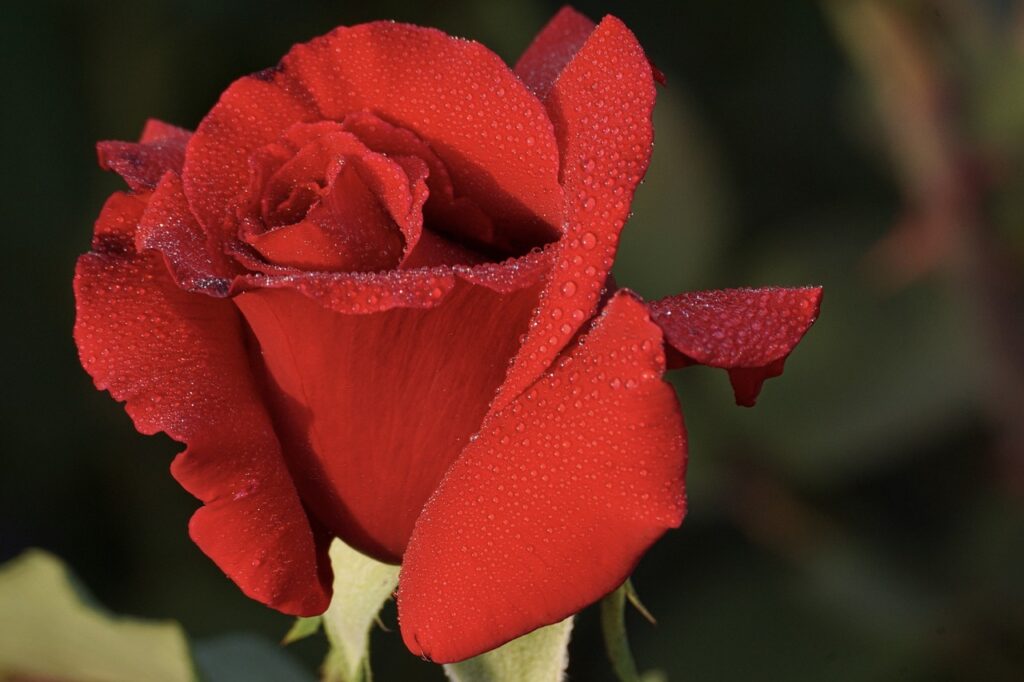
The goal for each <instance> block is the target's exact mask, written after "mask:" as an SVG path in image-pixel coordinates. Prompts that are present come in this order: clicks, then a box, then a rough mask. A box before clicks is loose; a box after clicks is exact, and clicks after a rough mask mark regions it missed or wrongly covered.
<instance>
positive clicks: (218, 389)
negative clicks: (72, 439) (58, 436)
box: [75, 194, 330, 616]
mask: <svg viewBox="0 0 1024 682" xmlns="http://www.w3.org/2000/svg"><path fill="white" fill-rule="evenodd" d="M144 209H145V201H144V200H143V199H141V198H138V197H133V196H126V195H122V194H115V195H114V196H113V197H111V199H110V200H109V201H108V202H107V205H106V206H105V207H104V209H103V212H102V213H101V215H100V218H99V222H98V229H97V236H96V239H95V242H94V247H93V248H94V250H93V252H92V253H89V254H87V255H85V256H82V257H81V258H80V259H79V261H78V267H77V270H76V274H75V298H76V301H77V311H78V314H77V319H76V321H75V340H76V342H77V344H78V348H79V353H80V355H81V360H82V365H83V366H84V367H85V369H86V370H87V371H88V372H89V373H90V374H91V375H92V377H93V378H94V379H95V381H96V386H97V387H98V388H100V389H108V390H109V391H110V393H111V395H112V396H113V397H114V398H115V399H117V400H123V401H126V403H127V404H126V410H127V411H128V413H129V415H131V417H132V419H133V420H134V422H135V425H136V428H138V429H139V431H141V432H143V433H147V434H152V433H156V432H158V431H164V432H166V433H167V434H168V435H170V436H171V437H172V438H174V439H175V440H177V441H180V442H182V443H185V444H187V445H188V448H187V450H185V451H184V452H183V453H182V454H180V455H178V457H177V458H176V459H175V460H174V464H173V465H172V473H173V474H174V476H175V477H176V478H177V479H178V481H179V482H180V483H181V484H182V486H184V487H185V488H186V489H187V490H188V491H189V492H191V493H192V494H193V495H195V496H196V497H198V498H199V499H200V500H202V501H203V502H204V503H205V506H204V507H202V508H201V509H199V510H198V511H197V512H196V514H195V515H194V516H193V517H192V522H191V524H190V530H191V534H192V538H193V540H195V542H196V544H198V545H199V547H200V548H201V549H202V550H203V551H204V552H205V553H206V554H207V555H208V556H209V557H210V558H211V559H213V560H214V561H215V562H216V563H217V565H218V566H220V568H221V569H222V570H223V571H224V572H225V573H227V575H228V577H230V578H231V579H232V580H234V581H235V582H236V583H237V584H238V585H239V587H241V588H242V590H243V591H244V592H245V593H246V594H247V595H249V596H250V597H252V598H253V599H256V600H258V601H261V602H263V603H265V604H268V605H270V606H272V607H274V608H276V609H278V610H281V611H284V612H286V613H290V614H295V615H306V616H308V615H314V614H317V613H320V612H322V611H323V610H324V609H325V608H326V607H327V604H328V601H329V590H330V587H329V586H330V566H329V563H328V562H327V557H326V545H325V543H323V542H318V540H320V538H316V537H314V533H313V530H312V529H311V527H310V523H309V520H308V518H307V516H306V514H305V512H304V510H303V508H302V504H301V503H300V502H299V498H298V494H297V493H296V490H295V486H294V484H293V483H292V480H291V478H290V476H289V475H288V472H287V470H286V468H285V465H284V461H283V460H282V458H281V452H280V446H279V443H278V440H277V436H276V434H275V433H274V429H273V427H272V426H271V423H270V419H269V417H268V415H267V413H266V410H265V408H264V406H263V404H262V402H261V401H260V399H259V397H258V396H259V389H258V388H257V386H256V385H255V383H254V380H253V377H252V376H251V374H250V371H249V365H248V354H247V352H246V348H245V341H244V339H243V337H242V325H241V321H240V318H239V315H238V312H237V310H236V309H235V307H234V305H233V304H232V303H231V302H230V301H226V300H223V299H216V298H211V297H209V296H204V295H201V294H190V293H187V292H184V291H182V290H181V289H179V288H178V287H177V286H176V285H175V284H174V282H172V281H171V278H170V276H169V275H168V274H167V270H166V268H165V266H164V263H163V261H162V260H161V258H160V256H159V255H158V254H157V253H155V252H150V253H145V254H136V253H135V249H134V244H133V235H132V234H131V229H132V228H133V227H134V224H135V223H136V222H137V221H138V220H139V219H140V218H141V216H142V213H143V210H144Z"/></svg>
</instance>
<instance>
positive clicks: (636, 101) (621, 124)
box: [495, 17, 654, 408]
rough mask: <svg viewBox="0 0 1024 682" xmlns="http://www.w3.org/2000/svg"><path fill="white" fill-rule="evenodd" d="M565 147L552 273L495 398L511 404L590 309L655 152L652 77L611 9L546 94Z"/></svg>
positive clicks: (636, 45) (639, 50) (641, 53)
mask: <svg viewBox="0 0 1024 682" xmlns="http://www.w3.org/2000/svg"><path fill="white" fill-rule="evenodd" d="M547 108H548V111H549V113H550V115H551V119H552V121H554V123H555V130H556V133H557V135H558V140H559V147H560V149H561V151H562V169H561V173H562V182H563V185H564V188H565V198H566V206H567V217H566V224H565V226H564V230H563V231H564V234H563V236H562V239H561V241H560V242H559V251H558V254H557V262H556V264H555V266H554V268H553V270H552V273H553V275H552V277H551V278H550V280H549V282H548V284H547V285H546V287H545V289H544V293H543V294H542V296H541V304H540V307H539V308H538V310H537V314H536V316H535V317H534V319H533V322H532V323H531V325H530V331H529V334H528V335H527V338H526V340H525V342H524V343H523V346H522V348H521V349H520V351H519V353H518V354H517V356H516V360H515V364H514V365H513V366H512V368H511V370H510V371H509V375H508V378H507V380H506V382H505V384H504V385H503V386H502V387H501V390H500V392H499V395H498V398H497V400H496V403H495V404H496V406H497V407H499V408H500V407H503V406H505V405H508V404H509V403H510V402H511V400H512V399H513V398H515V397H516V395H518V394H519V393H520V392H521V391H522V390H523V389H524V388H525V387H526V386H528V385H529V384H531V383H532V382H533V381H534V380H535V379H536V378H537V377H538V376H540V375H541V373H543V372H544V370H545V369H547V368H548V366H549V365H550V364H551V361H552V360H553V359H554V358H555V357H556V356H557V355H558V353H559V351H560V350H561V349H562V348H563V347H564V346H565V344H566V343H567V342H568V341H569V340H570V339H571V338H572V337H573V336H574V335H575V334H576V332H577V331H578V330H579V328H580V326H581V325H582V324H583V323H584V322H585V321H586V320H588V319H590V317H591V316H592V315H593V314H594V311H595V310H596V308H597V304H598V301H599V300H600V297H601V293H602V288H603V287H604V286H605V280H606V278H607V276H608V273H609V271H610V269H611V265H612V262H613V260H614V257H615V252H616V248H617V246H618V240H619V232H620V231H621V230H622V227H623V225H624V224H625V221H626V219H627V217H628V216H629V210H630V204H631V202H632V200H633V191H634V190H635V188H636V186H637V184H638V183H639V182H640V180H641V178H643V175H644V173H645V172H646V171H647V164H648V162H649V161H650V157H651V143H652V139H653V129H652V126H651V112H652V111H653V108H654V80H653V78H652V76H651V67H650V64H649V63H648V62H647V57H646V56H645V55H644V51H643V49H642V48H641V47H640V44H639V43H637V41H636V38H635V37H634V36H633V34H632V33H630V31H629V29H628V28H626V26H625V25H624V24H623V23H622V22H621V21H619V20H618V19H616V18H615V17H606V18H605V19H604V20H603V21H602V22H601V23H600V25H598V27H597V28H596V29H595V30H594V32H593V33H592V34H591V35H590V37H589V38H588V39H587V42H586V44H585V45H584V46H583V47H582V48H581V49H580V50H579V52H577V53H576V56H575V57H573V59H572V61H571V62H569V65H568V66H566V67H565V69H564V70H563V71H562V73H561V75H560V76H559V77H558V81H557V82H556V83H555V86H554V88H553V89H552V90H551V94H550V96H549V97H548V100H547Z"/></svg>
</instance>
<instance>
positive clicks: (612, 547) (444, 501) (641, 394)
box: [398, 292, 686, 662]
mask: <svg viewBox="0 0 1024 682" xmlns="http://www.w3.org/2000/svg"><path fill="white" fill-rule="evenodd" d="M664 369H665V358H664V354H663V350H662V339H661V332H660V330H659V329H658V327H657V326H656V325H654V324H653V323H651V321H650V319H649V318H648V316H647V311H646V310H645V309H644V307H643V304H641V303H640V302H639V301H637V300H636V299H634V298H633V297H632V296H631V295H630V294H628V293H624V292H620V293H619V294H616V295H615V296H614V297H613V298H612V300H611V301H610V302H609V304H608V305H607V307H606V308H605V311H604V313H603V314H602V315H601V316H600V317H599V318H598V320H597V322H596V323H595V325H594V327H593V329H591V331H590V332H589V333H588V334H587V335H586V336H585V337H584V339H583V341H582V342H581V343H580V344H579V345H578V346H575V347H573V348H572V349H571V350H570V351H569V353H568V354H567V355H565V356H563V358H562V359H561V360H560V361H559V362H558V363H556V366H555V369H553V370H552V371H551V372H550V373H549V374H547V375H546V376H544V377H543V378H542V379H541V380H540V381H538V382H537V383H536V384H535V385H534V386H533V387H531V388H530V389H528V390H527V391H526V393H524V394H523V395H521V396H519V397H518V398H516V399H515V400H514V401H513V402H512V403H511V404H509V405H508V406H507V407H506V408H505V409H503V410H501V411H499V412H497V413H492V414H491V415H490V416H489V417H488V419H487V420H486V421H485V422H484V424H483V426H482V428H481V430H480V432H479V435H478V436H477V437H476V438H475V439H474V440H472V441H471V442H470V444H469V445H468V446H467V448H466V450H465V451H464V452H463V453H462V455H461V456H460V457H459V459H458V460H457V461H456V462H455V464H454V465H453V466H452V468H451V469H450V470H449V471H448V473H447V474H445V478H444V481H443V482H442V483H441V485H440V487H439V488H438V490H437V492H436V493H435V494H434V496H433V497H432V498H431V499H430V501H429V502H428V503H427V505H426V507H425V508H424V510H423V513H422V514H421V516H420V518H419V520H418V521H417V522H416V528H415V530H414V531H413V536H412V539H411V541H410V543H409V548H408V549H407V550H406V553H405V557H404V559H403V562H402V573H401V576H400V578H399V588H398V609H399V618H400V622H401V626H402V637H403V639H404V640H405V643H406V646H408V647H409V649H410V650H411V651H412V652H413V653H415V654H419V655H422V656H426V657H428V658H430V659H432V660H434V661H437V662H452V661H458V660H462V659H465V658H469V657H470V656H475V655H477V654H480V653H482V652H484V651H488V650H490V649H493V648H494V647H496V646H499V645H501V644H503V643H505V642H507V641H509V640H512V639H514V638H516V637H519V636H520V635H523V634H526V633H527V632H530V631H531V630H534V629H536V628H539V627H541V626H544V625H548V624H550V623H555V622H558V621H560V620H562V619H563V618H565V617H567V616H569V615H570V614H573V613H576V612H577V611H579V610H580V609H582V608H583V607H585V606H587V605H588V604H590V603H592V602H594V601H596V600H598V599H600V598H601V597H602V596H604V595H605V594H607V593H609V592H611V591H612V590H614V589H615V588H616V587H617V586H618V585H620V584H621V583H622V582H623V581H624V580H625V579H626V578H627V577H628V576H629V574H630V573H631V572H632V570H633V568H634V567H635V566H636V564H637V562H638V561H639V559H640V556H641V555H642V554H643V553H644V551H645V550H646V549H647V548H648V547H649V546H650V545H651V544H652V543H653V542H654V541H655V540H656V539H657V538H658V537H659V536H661V534H662V533H664V531H665V530H666V529H667V528H673V527H675V526H678V525H679V523H680V522H681V521H682V517H683V513H684V507H685V505H684V497H683V473H684V468H685V453H686V438H685V433H684V431H683V421H682V415H681V414H680V412H679V405H678V402H677V401H676V396H675V392H674V391H673V390H672V388H671V387H670V386H669V385H668V384H666V383H665V382H664V381H662V379H661V375H662V372H663V371H664Z"/></svg>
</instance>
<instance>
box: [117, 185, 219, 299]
mask: <svg viewBox="0 0 1024 682" xmlns="http://www.w3.org/2000/svg"><path fill="white" fill-rule="evenodd" d="M218 241H219V240H211V239H210V237H209V235H207V234H206V233H205V232H204V231H203V228H202V227H201V226H200V225H199V223H197V222H196V219H195V216H193V215H192V212H191V211H190V210H189V206H188V200H187V199H186V198H185V194H184V191H183V189H182V185H181V178H179V177H178V176H177V175H175V174H174V173H167V174H166V175H165V176H164V177H163V179H162V180H161V181H160V183H159V184H158V185H157V187H156V190H155V191H154V192H153V194H152V196H151V197H150V199H149V201H148V203H147V205H146V209H145V211H144V212H143V214H142V217H141V218H140V220H139V225H138V229H137V230H136V232H135V247H136V249H137V250H138V251H140V252H141V251H145V250H150V249H152V250H154V251H159V252H160V253H161V254H163V256H164V259H165V261H166V262H167V269H168V270H169V271H170V273H171V276H172V277H173V278H174V281H175V282H176V283H177V285H178V286H179V287H181V288H183V289H186V290H187V291H195V292H202V293H204V294H209V295H211V296H217V297H223V296H225V295H226V294H227V291H228V286H229V283H230V278H231V276H232V275H233V274H234V273H235V271H236V270H237V266H234V265H233V264H232V263H231V262H230V261H229V260H228V258H227V257H226V256H225V255H224V253H223V252H222V251H221V250H220V249H219V248H218V243H217V242H218Z"/></svg>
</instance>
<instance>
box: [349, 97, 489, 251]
mask: <svg viewBox="0 0 1024 682" xmlns="http://www.w3.org/2000/svg"><path fill="white" fill-rule="evenodd" d="M342 127H343V128H344V129H345V130H348V131H351V132H352V133H354V134H355V135H356V136H357V137H358V138H359V139H360V140H362V141H363V143H364V144H366V146H368V147H369V148H370V149H372V150H374V151H375V152H380V153H382V154H387V155H389V156H392V157H395V158H408V157H414V158H417V159H420V160H422V161H423V162H424V163H426V164H427V168H428V174H427V176H426V178H425V180H426V184H427V188H428V192H427V201H426V203H425V204H424V206H423V216H424V219H425V221H427V223H428V225H429V226H430V229H433V230H435V231H438V232H443V233H444V234H447V235H450V236H452V237H454V238H455V239H457V240H458V241H461V242H469V243H471V244H472V243H475V244H482V245H491V246H499V247H506V248H507V247H508V246H509V245H508V244H505V243H501V244H499V243H498V240H499V237H500V235H497V234H495V231H494V225H493V223H492V222H491V219H490V218H488V217H487V216H486V215H485V214H484V213H483V211H481V210H480V208H479V207H477V205H476V204H474V203H473V202H472V201H470V200H468V199H466V198H464V197H456V196H455V189H454V187H453V186H452V180H451V177H450V176H449V175H448V169H447V168H445V166H444V163H443V162H442V161H441V159H439V158H438V157H437V155H436V154H435V153H434V150H432V149H431V148H430V146H429V145H427V143H425V142H424V141H423V140H421V139H420V138H418V137H416V135H414V134H413V133H412V132H410V131H408V130H403V129H402V128H396V127H395V126H393V125H391V124H390V123H388V122H386V121H382V120H381V119H379V118H377V117H376V116H374V115H373V114H371V113H370V112H367V111H356V112H353V113H351V114H349V115H348V116H346V117H345V120H344V121H342ZM409 259H410V256H409V255H408V253H407V255H406V261H404V262H403V263H402V267H406V268H408V267H413V266H412V265H410V264H409V262H408V261H409ZM412 260H413V261H416V260H418V259H417V258H412Z"/></svg>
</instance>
